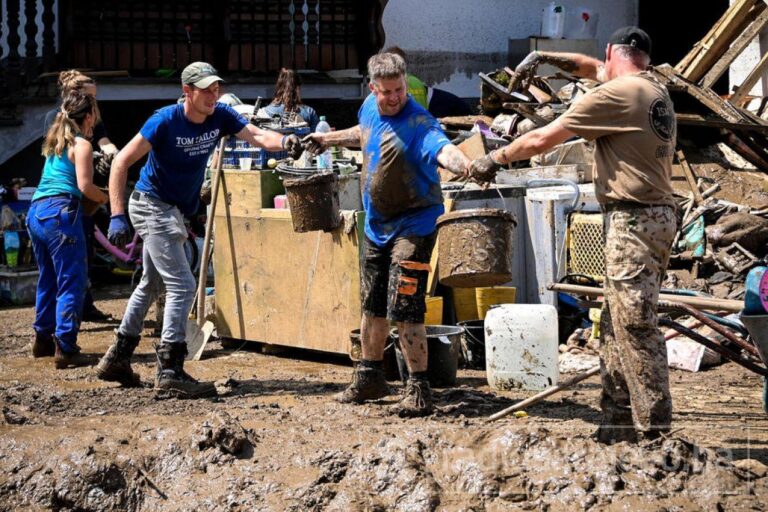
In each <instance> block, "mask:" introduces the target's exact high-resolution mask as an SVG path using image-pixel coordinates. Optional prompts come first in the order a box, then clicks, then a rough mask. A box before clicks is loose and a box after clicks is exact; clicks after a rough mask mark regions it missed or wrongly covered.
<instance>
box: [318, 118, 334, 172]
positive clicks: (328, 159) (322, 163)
mask: <svg viewBox="0 0 768 512" xmlns="http://www.w3.org/2000/svg"><path fill="white" fill-rule="evenodd" d="M315 131H316V132H317V133H328V132H330V131H331V125H329V124H328V121H326V120H325V116H320V122H319V123H317V128H316V129H315ZM316 164H317V170H318V171H326V170H328V171H330V170H332V169H333V155H332V154H331V150H330V149H326V150H325V151H323V152H322V153H321V154H319V155H317V158H316Z"/></svg>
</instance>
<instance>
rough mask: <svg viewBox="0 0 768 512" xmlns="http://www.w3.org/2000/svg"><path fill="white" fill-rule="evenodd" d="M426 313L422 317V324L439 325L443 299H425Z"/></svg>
mask: <svg viewBox="0 0 768 512" xmlns="http://www.w3.org/2000/svg"><path fill="white" fill-rule="evenodd" d="M426 303H427V312H426V314H425V315H424V323H425V324H427V325H440V324H442V323H443V298H442V297H427V300H426Z"/></svg>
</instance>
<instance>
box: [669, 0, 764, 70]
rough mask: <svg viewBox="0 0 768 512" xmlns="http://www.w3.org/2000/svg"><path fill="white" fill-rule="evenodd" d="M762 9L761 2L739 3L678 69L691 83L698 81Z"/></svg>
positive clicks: (685, 58) (726, 12)
mask: <svg viewBox="0 0 768 512" xmlns="http://www.w3.org/2000/svg"><path fill="white" fill-rule="evenodd" d="M763 10H765V4H764V3H763V1H762V0H737V1H736V2H735V3H734V4H733V5H731V7H729V8H728V9H727V10H726V11H725V13H723V16H722V17H721V18H720V19H719V20H718V22H717V23H715V25H714V26H713V27H712V29H710V31H709V32H708V33H707V35H706V36H704V38H703V39H702V40H701V41H699V42H698V43H697V44H696V45H695V46H694V47H693V49H692V50H691V51H690V52H689V53H688V55H686V56H685V57H684V58H683V60H681V61H680V63H678V65H677V66H676V67H675V69H677V71H678V72H680V74H681V75H682V76H683V77H685V78H686V79H688V80H690V81H691V82H698V81H699V80H700V79H701V78H702V77H703V76H704V75H705V74H706V73H707V72H708V71H709V70H710V69H711V68H712V66H713V65H714V64H715V63H716V62H717V61H718V60H719V59H720V57H721V56H722V55H723V53H725V51H726V50H727V49H728V47H729V46H730V45H731V43H733V41H734V40H735V39H736V38H737V37H738V36H739V34H741V33H742V32H743V31H744V30H745V28H746V27H747V26H748V25H749V24H750V23H751V22H752V21H754V19H755V18H756V17H757V16H758V15H759V14H760V13H761V12H762V11H763Z"/></svg>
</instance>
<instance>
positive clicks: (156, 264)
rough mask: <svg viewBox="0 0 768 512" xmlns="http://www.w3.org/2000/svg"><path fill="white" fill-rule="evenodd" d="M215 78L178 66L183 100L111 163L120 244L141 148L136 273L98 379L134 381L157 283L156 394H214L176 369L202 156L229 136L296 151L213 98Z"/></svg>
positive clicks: (201, 66)
mask: <svg viewBox="0 0 768 512" xmlns="http://www.w3.org/2000/svg"><path fill="white" fill-rule="evenodd" d="M222 81H223V80H222V79H221V78H219V77H218V76H217V74H216V70H215V69H214V68H213V66H211V65H210V64H207V63H205V62H194V63H192V64H190V65H189V66H187V67H186V68H184V71H183V72H182V74H181V83H182V89H183V90H184V102H182V103H176V104H174V105H171V106H168V107H164V108H161V109H160V110H157V111H156V112H155V113H154V114H153V115H152V116H151V117H150V118H149V119H148V120H147V122H146V123H144V126H143V127H142V128H141V130H140V131H139V133H138V134H137V135H136V136H135V137H134V138H133V139H132V140H131V141H130V142H129V143H128V144H127V145H126V146H125V147H124V148H123V149H122V151H120V153H118V155H117V156H116V157H115V159H114V162H113V164H112V170H111V174H110V179H109V193H110V203H111V210H112V217H111V220H110V224H109V241H110V242H111V243H113V244H115V245H117V246H123V245H125V243H126V242H127V241H128V235H129V227H128V221H127V219H126V216H125V182H126V178H127V175H128V168H129V167H130V166H131V165H133V164H134V163H135V162H137V161H138V160H139V159H140V158H142V157H143V156H144V155H146V154H147V153H149V156H148V158H147V162H146V164H144V167H142V168H141V175H140V178H139V181H138V183H137V184H136V189H135V190H134V192H133V193H132V194H131V198H130V204H129V207H128V212H129V214H130V216H131V222H132V223H133V227H134V229H136V231H137V232H138V233H139V235H140V236H141V238H142V241H143V254H142V261H143V269H144V273H143V275H142V276H141V282H139V285H138V286H137V287H136V289H135V290H134V292H133V294H132V295H131V298H130V300H129V301H128V307H127V308H126V310H125V315H124V316H123V320H122V323H121V324H120V327H119V328H118V330H117V332H116V336H115V342H114V344H113V345H112V346H111V347H110V348H109V350H108V352H107V353H106V354H105V355H104V357H103V358H102V360H101V361H100V362H99V365H98V368H97V372H98V376H99V378H101V379H103V380H109V381H117V382H120V383H122V384H124V385H135V384H137V383H138V381H139V379H138V376H137V375H136V374H135V373H134V372H133V370H132V369H131V366H130V360H131V356H132V354H133V351H134V350H135V348H136V346H137V345H138V342H139V337H140V334H141V329H142V324H143V321H144V317H145V316H146V314H147V310H148V309H149V306H150V304H151V303H152V301H153V299H154V296H155V294H156V293H157V291H158V287H159V285H160V283H161V282H162V283H163V284H164V285H165V289H166V303H165V314H164V317H163V331H162V335H161V340H160V344H159V346H158V348H157V361H158V366H157V377H156V379H155V389H156V390H157V391H158V394H159V395H174V396H180V397H189V398H193V397H202V396H209V395H214V394H216V389H215V388H214V386H213V384H212V383H200V382H197V381H196V380H195V379H193V378H192V377H190V376H189V375H188V374H187V373H186V372H185V371H184V357H185V356H186V354H187V345H186V341H185V335H186V323H187V317H188V316H189V311H190V308H191V307H192V303H193V301H194V298H195V288H196V286H195V278H194V276H193V274H192V271H191V270H190V268H189V264H188V263H187V258H186V255H185V253H184V241H185V240H186V239H187V229H186V226H185V224H184V216H185V215H191V214H194V213H195V211H197V207H198V204H199V193H200V186H201V185H202V183H203V177H204V173H205V166H206V163H207V161H208V155H209V154H210V153H211V151H213V149H214V148H215V147H216V144H217V142H218V141H219V139H221V138H222V137H226V136H229V135H235V136H236V137H238V138H240V139H243V140H245V141H248V142H249V143H251V144H252V145H254V146H258V147H262V148H265V149H267V150H269V151H281V150H288V152H289V153H291V155H292V156H296V157H298V155H297V154H296V153H297V152H299V153H300V152H301V143H300V141H299V139H298V137H296V136H295V135H289V136H285V135H282V134H279V133H277V132H271V131H266V130H261V129H259V128H257V127H256V126H253V125H251V124H248V123H247V122H246V121H245V120H244V119H243V118H242V117H241V116H240V115H239V114H238V113H237V112H235V110H233V109H232V108H231V107H229V106H228V105H224V104H223V103H219V102H217V100H218V98H219V91H220V86H219V84H220V82H222Z"/></svg>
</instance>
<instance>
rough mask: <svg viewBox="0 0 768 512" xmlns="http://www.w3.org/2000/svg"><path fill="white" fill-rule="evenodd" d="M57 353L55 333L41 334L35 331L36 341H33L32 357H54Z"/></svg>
mask: <svg viewBox="0 0 768 512" xmlns="http://www.w3.org/2000/svg"><path fill="white" fill-rule="evenodd" d="M55 353H56V342H54V341H53V334H41V333H39V332H37V331H35V341H34V342H33V343H32V357H53V355H54V354H55Z"/></svg>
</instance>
